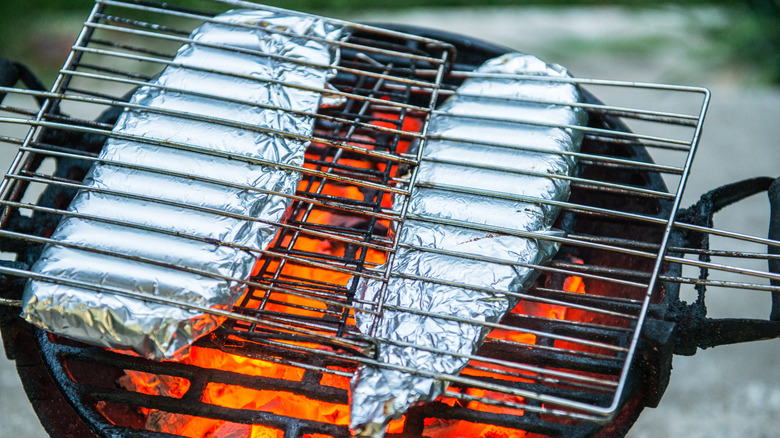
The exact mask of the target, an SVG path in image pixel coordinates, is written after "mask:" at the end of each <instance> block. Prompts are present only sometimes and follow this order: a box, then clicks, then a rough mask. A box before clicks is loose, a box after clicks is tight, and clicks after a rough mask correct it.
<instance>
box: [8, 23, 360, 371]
mask: <svg viewBox="0 0 780 438" xmlns="http://www.w3.org/2000/svg"><path fill="white" fill-rule="evenodd" d="M215 20H216V22H210V23H205V24H203V25H201V26H200V27H199V28H197V29H196V30H195V31H193V33H192V34H191V35H190V38H192V39H193V40H195V41H196V43H190V44H187V45H184V46H183V47H181V48H180V49H179V51H178V52H177V55H176V57H175V59H174V60H173V65H170V66H168V67H166V68H165V70H163V71H162V72H161V73H160V74H159V75H158V76H157V77H156V78H155V79H153V80H151V81H150V82H149V83H148V84H147V85H145V86H142V87H140V88H139V89H138V90H137V91H136V92H135V93H134V94H133V96H132V98H131V100H130V102H131V103H133V104H137V105H143V106H146V107H149V108H150V109H149V110H137V109H125V111H124V112H123V113H122V114H121V116H120V117H119V120H118V121H117V123H116V125H115V127H114V129H113V132H114V133H116V134H120V135H122V136H126V135H134V136H141V137H144V138H148V139H153V140H157V141H163V142H171V143H179V144H186V145H190V146H192V147H191V148H187V149H188V150H185V149H182V148H180V147H176V146H174V145H173V144H171V145H170V146H169V145H168V144H165V145H164V146H162V145H159V144H154V143H149V142H144V141H130V140H125V139H120V138H110V139H109V140H108V141H107V142H106V144H105V146H104V148H103V150H102V152H101V153H100V157H99V158H100V159H101V160H105V161H104V162H97V163H96V164H95V165H94V166H93V167H92V169H91V170H90V172H89V174H88V175H87V177H86V179H85V181H84V184H85V185H86V186H87V187H88V188H89V189H84V190H80V191H79V192H78V194H77V195H76V197H75V198H74V199H73V201H72V203H71V205H70V207H69V210H70V211H72V212H74V213H80V214H85V215H94V216H97V217H100V218H104V219H106V220H108V221H110V222H105V221H96V220H87V219H82V218H78V217H73V216H65V217H63V219H62V221H61V222H60V224H59V226H58V227H57V229H56V231H55V232H54V234H53V236H52V239H54V240H57V241H59V242H62V244H63V245H76V247H73V246H70V247H66V246H62V245H48V246H47V247H46V248H45V249H44V251H43V253H42V255H41V257H40V259H39V260H38V262H37V263H36V264H35V265H34V266H33V268H32V269H33V271H34V272H36V273H38V274H41V275H45V276H49V277H52V278H56V279H61V280H62V281H60V282H59V283H58V282H48V281H31V282H29V283H28V285H27V287H26V290H25V295H24V304H23V312H22V315H23V317H24V318H25V319H26V320H27V321H29V322H32V323H34V324H36V325H38V326H40V327H42V328H44V329H46V330H50V331H53V332H56V333H59V334H62V335H65V336H67V337H70V338H75V339H79V340H82V341H86V342H90V343H94V344H98V345H101V346H105V347H110V348H116V349H122V350H131V351H134V352H136V353H138V354H140V355H142V356H146V357H149V358H154V359H159V358H174V357H178V356H180V355H182V354H185V353H186V350H187V347H188V346H189V345H190V344H191V343H192V342H194V341H195V340H196V339H197V338H198V337H200V336H202V335H204V334H207V333H209V332H210V331H212V330H213V329H215V328H216V327H217V326H218V324H219V323H220V322H221V318H219V317H215V316H213V315H210V314H207V313H204V312H202V311H197V310H189V309H187V308H184V307H180V306H177V305H170V304H166V303H160V302H155V301H153V300H145V299H138V298H135V297H129V296H123V295H121V294H115V293H111V292H105V291H99V289H100V288H104V287H105V288H109V289H111V288H113V289H119V290H123V291H131V292H134V293H139V294H142V295H145V296H150V297H151V296H154V297H159V298H163V299H167V300H173V301H175V302H177V303H184V304H187V305H194V306H199V307H201V308H213V309H229V308H230V307H231V306H232V305H233V304H234V302H235V301H236V300H237V299H238V298H239V297H240V295H241V294H242V293H243V291H244V290H245V286H244V285H242V284H240V283H237V282H236V281H233V280H239V281H244V280H246V279H248V278H249V276H250V273H251V271H252V268H253V266H254V264H255V262H256V259H257V256H258V254H257V253H253V252H251V250H255V251H256V250H263V249H265V248H266V247H267V246H268V245H269V244H270V243H271V240H272V239H273V238H274V236H275V234H276V227H275V226H273V225H272V224H269V223H267V222H268V221H271V222H274V221H280V220H282V219H283V216H284V214H285V211H286V210H287V208H288V206H289V204H290V200H289V199H288V198H285V197H282V196H278V195H274V194H271V193H269V192H268V191H271V192H274V193H280V194H294V193H295V190H296V187H297V184H298V182H299V181H300V179H301V174H300V172H297V171H292V170H284V169H280V168H278V167H276V166H274V165H263V164H257V163H253V162H251V160H252V159H261V160H265V161H267V162H270V163H274V164H284V165H296V166H301V165H302V164H303V159H304V151H305V149H306V147H307V145H308V143H309V142H308V141H305V140H301V139H298V138H293V137H291V136H289V135H287V134H291V135H294V136H310V135H311V134H312V131H313V126H314V120H313V118H312V117H311V116H308V115H305V114H301V113H300V112H306V113H316V112H317V109H318V107H319V105H320V101H321V100H322V98H323V96H322V93H320V92H318V91H312V89H320V88H324V87H325V86H326V82H327V80H328V78H329V77H330V76H331V75H332V73H333V70H332V66H334V65H335V64H336V63H337V62H338V56H339V52H338V50H337V47H336V46H334V45H332V44H330V43H329V42H328V41H333V40H338V39H341V38H342V37H345V36H346V35H345V31H344V30H343V29H342V28H340V27H338V26H333V25H331V24H329V23H327V22H325V21H323V20H322V19H319V18H316V17H311V16H306V15H283V14H280V13H273V12H267V11H257V10H236V11H230V12H227V13H224V14H222V15H219V16H217V17H216V18H215ZM236 24H238V26H236ZM274 30H276V31H279V32H283V33H279V32H273V31H274ZM309 37H311V38H309ZM266 55H271V56H266ZM279 56H283V57H285V59H281V58H275V57H279ZM290 60H294V61H304V62H305V64H304V63H299V62H291V61H290ZM269 81H272V82H269ZM296 85H301V86H304V87H306V88H307V89H305V90H304V89H300V88H296V87H295V86H296ZM260 105H263V106H266V107H261V106H260ZM268 105H271V106H273V107H276V108H278V109H268V108H267V106H268ZM292 111H295V112H292ZM174 112H175V113H174ZM188 115H189V116H188ZM192 116H194V117H192ZM239 124H241V125H239ZM268 130H272V131H273V132H271V131H268ZM194 149H197V150H194ZM220 153H228V154H235V155H238V156H241V157H246V158H247V159H248V160H249V161H244V160H241V159H229V158H227V157H225V156H219V154H220ZM144 168H147V169H144ZM148 168H153V169H159V170H161V171H164V172H158V171H150V170H149V169H148ZM165 172H168V173H165ZM188 175H194V176H197V177H200V178H208V179H211V180H215V181H217V182H214V181H208V182H206V181H202V180H201V181H199V180H197V179H192V178H188V177H187V176H188ZM90 189H92V190H90ZM255 189H260V191H258V190H255ZM217 242H219V243H217ZM85 248H93V249H95V250H97V251H90V250H88V249H85ZM63 282H65V284H63ZM67 282H79V283H83V284H88V285H93V286H94V288H91V287H84V288H82V287H81V286H80V285H79V286H74V285H73V284H72V283H71V284H67Z"/></svg>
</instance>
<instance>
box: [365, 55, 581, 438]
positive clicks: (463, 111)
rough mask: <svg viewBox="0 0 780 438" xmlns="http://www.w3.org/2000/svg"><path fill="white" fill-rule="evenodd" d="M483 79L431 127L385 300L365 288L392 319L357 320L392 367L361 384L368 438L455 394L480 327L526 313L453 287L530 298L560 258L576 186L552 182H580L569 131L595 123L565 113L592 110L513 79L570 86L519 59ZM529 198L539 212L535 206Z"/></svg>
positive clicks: (555, 90)
mask: <svg viewBox="0 0 780 438" xmlns="http://www.w3.org/2000/svg"><path fill="white" fill-rule="evenodd" d="M477 72H478V73H482V74H483V75H482V76H477V77H473V78H470V79H467V80H466V81H465V82H464V83H463V84H462V85H461V86H460V87H459V88H458V90H457V92H456V94H455V95H454V96H452V97H450V98H449V99H448V100H447V101H445V102H444V103H443V104H442V106H441V107H440V108H439V111H438V112H437V113H436V114H434V115H433V116H432V117H431V122H430V127H429V130H428V139H427V141H426V144H425V145H424V148H423V151H422V157H423V159H422V162H421V163H420V165H419V169H418V177H417V182H416V185H415V187H414V188H413V190H412V193H411V195H410V199H409V209H408V214H407V219H406V221H405V222H404V225H403V227H402V229H401V230H400V235H399V249H398V251H397V252H396V255H395V259H394V261H393V264H392V266H391V270H390V272H391V275H390V279H389V281H388V283H387V290H386V291H385V294H384V297H383V296H382V293H381V292H382V285H383V283H382V282H380V281H375V280H365V279H362V280H359V283H358V295H359V298H360V299H361V300H364V301H365V302H369V303H373V304H378V303H379V302H380V301H383V306H384V308H383V313H382V314H381V316H379V317H375V316H374V315H373V314H370V313H365V312H360V311H358V312H356V323H357V326H358V328H359V330H360V331H361V332H362V333H364V334H371V335H372V336H375V337H376V338H377V340H378V341H379V351H378V360H379V361H380V362H383V363H385V364H388V365H389V366H388V367H383V366H363V367H361V368H360V369H359V370H358V372H357V373H356V374H355V376H354V378H353V379H352V383H351V408H352V411H351V424H350V426H351V428H352V429H353V431H354V432H355V433H356V434H357V435H360V436H372V437H381V436H383V435H384V431H385V429H386V426H387V425H388V423H389V422H390V421H392V420H394V419H396V418H399V417H400V416H402V415H403V414H404V412H406V410H407V409H408V408H410V407H411V406H413V405H415V404H418V403H422V402H426V401H432V400H433V399H435V398H436V397H437V396H439V395H440V394H442V393H443V392H444V390H445V389H446V386H447V383H446V382H445V381H444V380H442V379H440V378H437V377H436V376H437V375H457V374H458V373H459V372H460V371H461V370H462V369H463V368H464V367H465V366H466V365H467V363H468V362H469V359H468V358H467V356H468V355H472V354H474V353H475V352H476V350H477V348H479V346H480V345H481V344H482V343H483V342H484V340H485V337H486V336H487V334H488V332H489V329H488V328H486V327H484V326H483V325H482V324H480V323H482V322H490V323H497V322H499V321H500V320H501V319H502V318H503V317H504V315H506V314H507V313H508V312H509V311H510V310H511V309H512V308H514V307H515V305H517V303H518V300H517V299H516V298H514V297H511V296H507V295H504V294H500V293H498V294H496V293H487V292H483V291H479V290H475V289H470V288H467V287H456V286H453V283H454V284H459V285H465V286H471V287H474V288H483V289H484V288H488V289H492V290H495V291H507V292H524V291H526V290H527V289H528V288H529V287H530V286H531V285H532V284H533V282H534V280H535V278H536V277H537V274H538V272H536V270H534V269H531V268H530V267H524V266H521V265H528V264H541V263H544V262H546V261H548V260H549V259H551V258H552V257H553V256H554V255H555V253H556V252H557V250H558V245H557V244H556V243H555V242H553V241H551V240H546V239H545V238H544V237H545V235H552V234H556V231H555V230H551V227H552V225H553V223H554V222H555V219H556V217H557V215H558V210H559V208H557V207H555V206H553V205H550V204H549V203H545V202H544V201H545V200H555V201H565V200H567V199H568V196H569V184H568V181H567V180H566V179H561V178H554V177H550V176H549V175H550V174H552V175H571V174H572V173H573V172H574V167H575V164H576V163H575V160H574V158H573V157H572V156H571V155H570V154H566V153H567V152H572V151H577V150H579V147H580V143H581V141H582V136H583V135H582V131H581V130H578V129H571V128H568V127H570V126H582V125H585V124H586V123H587V114H586V112H585V111H584V110H583V109H581V108H577V107H572V106H569V105H566V103H575V102H579V101H580V100H581V96H580V93H579V91H578V88H577V87H576V86H575V85H573V84H571V83H567V82H565V81H563V82H560V81H559V82H556V81H546V80H534V79H523V78H519V77H512V76H511V75H533V76H546V77H553V78H556V77H557V78H560V77H567V76H568V73H567V72H566V70H564V69H563V68H561V67H559V66H551V65H547V64H545V63H544V62H542V61H540V60H539V59H537V58H535V57H532V56H529V55H524V54H519V53H513V54H507V55H504V56H501V57H498V58H495V59H492V60H489V61H487V62H486V63H485V64H483V65H482V66H481V67H480V68H479V69H478V70H477ZM491 75H494V76H491ZM501 75H508V76H504V77H502V76H501ZM538 101H549V102H559V103H562V104H542V103H535V102H538ZM513 145H515V146H516V147H513ZM523 148H525V149H526V150H524V149H523ZM527 149H532V151H529V150H527ZM528 197H530V198H533V199H538V200H539V201H540V202H524V201H523V200H527V199H528ZM480 227H481V228H482V229H484V228H485V227H490V228H491V229H492V230H502V229H503V230H507V231H506V232H505V233H500V232H495V231H489V232H488V231H481V230H480ZM511 231H517V232H521V233H533V234H534V236H537V237H534V238H524V237H518V236H517V235H512V234H511V233H510V232H511ZM496 259H497V260H502V261H506V262H507V263H496V262H495V261H494V260H496ZM420 278H425V279H428V280H420ZM437 281H442V282H446V283H447V284H444V283H439V282H437ZM364 307H365V308H367V309H368V308H370V307H369V306H368V305H364ZM392 366H398V367H403V368H410V369H413V370H416V371H418V372H420V373H421V374H415V373H410V372H405V371H402V370H397V369H393V368H392ZM425 374H427V375H425Z"/></svg>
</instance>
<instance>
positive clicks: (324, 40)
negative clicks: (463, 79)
mask: <svg viewBox="0 0 780 438" xmlns="http://www.w3.org/2000/svg"><path fill="white" fill-rule="evenodd" d="M97 1H98V2H100V3H103V4H106V5H111V6H117V7H123V8H127V9H134V10H138V11H145V12H153V13H156V14H160V15H168V16H173V17H179V18H190V19H194V20H198V21H203V22H207V23H215V24H220V25H224V26H230V27H236V28H239V29H247V30H255V31H257V30H262V31H265V32H268V33H274V34H278V35H284V36H289V37H295V38H300V39H305V40H309V41H316V42H318V43H323V44H329V45H332V46H338V47H342V48H348V49H356V50H361V51H365V52H369V53H379V54H382V55H389V56H397V57H399V58H408V59H412V60H415V61H421V62H429V63H431V64H441V63H442V62H443V61H442V60H441V59H440V58H433V57H430V56H422V55H415V54H413V53H408V52H399V51H396V50H387V49H382V48H379V47H373V46H369V45H363V44H354V43H350V42H349V41H344V40H330V39H327V38H321V37H317V36H313V35H305V34H299V33H292V32H287V31H285V30H283V29H279V28H273V27H259V26H256V25H250V24H245V23H235V22H229V21H222V20H217V19H215V18H213V17H210V16H208V15H201V14H192V13H186V12H181V11H174V10H171V9H164V8H155V7H150V6H142V5H134V4H129V3H124V2H119V1H113V0H97ZM182 32H184V31H182ZM187 33H189V32H187ZM408 36H413V35H404V37H408ZM407 39H408V38H407ZM429 41H430V40H429ZM437 42H439V43H441V42H440V41H437Z"/></svg>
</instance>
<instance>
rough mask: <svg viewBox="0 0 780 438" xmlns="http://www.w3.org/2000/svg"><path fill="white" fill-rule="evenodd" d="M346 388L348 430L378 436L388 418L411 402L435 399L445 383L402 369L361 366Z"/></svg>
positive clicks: (401, 413) (396, 416)
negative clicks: (413, 374) (413, 375)
mask: <svg viewBox="0 0 780 438" xmlns="http://www.w3.org/2000/svg"><path fill="white" fill-rule="evenodd" d="M350 389H351V391H350V397H351V400H350V404H351V406H352V412H351V420H350V425H349V427H350V428H351V429H352V433H353V434H355V435H356V436H361V437H372V438H382V437H383V436H384V435H385V430H386V429H387V426H388V424H390V422H391V421H393V420H397V419H399V418H401V417H402V416H403V415H404V414H405V413H406V411H407V410H408V409H409V408H411V407H412V406H414V405H416V404H418V403H421V402H424V401H427V400H433V399H435V398H436V397H438V396H439V395H440V394H441V393H442V392H443V391H444V389H445V385H444V382H442V381H441V380H438V379H432V378H420V377H416V378H413V379H410V378H409V374H408V373H405V372H403V371H396V370H391V369H385V368H370V367H364V368H361V369H360V371H359V372H358V373H356V374H355V376H354V377H353V378H352V381H351V385H350Z"/></svg>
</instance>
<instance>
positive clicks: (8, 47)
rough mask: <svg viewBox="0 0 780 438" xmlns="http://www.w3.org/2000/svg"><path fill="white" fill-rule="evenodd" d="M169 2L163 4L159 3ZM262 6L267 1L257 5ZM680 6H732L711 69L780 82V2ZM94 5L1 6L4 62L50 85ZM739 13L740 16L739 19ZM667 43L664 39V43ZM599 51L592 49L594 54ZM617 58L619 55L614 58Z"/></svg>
mask: <svg viewBox="0 0 780 438" xmlns="http://www.w3.org/2000/svg"><path fill="white" fill-rule="evenodd" d="M159 1H162V0H159ZM255 1H261V0H255ZM265 2H266V3H267V4H270V5H275V6H281V7H285V8H289V9H295V10H301V11H307V12H319V13H324V14H326V15H335V16H338V15H340V14H342V13H344V12H345V11H349V12H355V11H361V10H367V9H409V8H415V7H435V6H447V7H457V6H469V7H474V4H475V3H477V2H475V1H474V0H468V1H467V0H266V1H265ZM171 3H174V4H177V5H183V6H188V7H193V8H205V9H214V7H213V5H214V2H212V1H209V0H175V1H173V0H172V1H171ZM478 3H479V6H501V5H507V6H509V5H512V6H518V5H523V6H586V5H600V6H604V5H621V6H630V7H637V8H643V7H658V6H659V3H652V4H648V2H646V1H645V0H606V1H605V0H602V1H597V0H530V1H520V0H479V1H478ZM663 3H667V4H676V5H679V6H680V7H684V8H687V7H691V6H696V5H698V6H703V5H719V6H722V7H725V8H728V10H729V11H730V12H729V15H730V17H731V18H730V23H729V25H728V26H720V27H718V28H714V29H711V30H710V31H709V32H710V33H709V35H708V41H707V44H706V47H704V46H705V45H703V47H702V48H701V50H700V51H701V54H700V56H701V58H702V59H703V61H702V62H703V64H704V65H705V66H707V67H712V68H727V69H728V68H732V67H731V66H733V68H736V69H742V70H749V71H751V73H752V74H753V76H758V77H759V78H760V79H759V80H760V82H762V83H774V84H780V0H748V1H746V2H733V1H726V0H708V1H705V0H689V1H682V0H677V1H666V2H663ZM93 4H94V0H0V56H3V57H8V58H12V59H18V60H24V62H25V63H28V64H30V65H31V67H32V68H33V69H34V70H35V71H37V72H42V74H41V75H42V76H43V79H44V81H45V82H46V83H51V81H52V80H53V78H54V75H55V74H56V69H57V68H58V67H59V66H60V65H61V64H62V62H63V60H64V56H65V55H66V54H67V50H68V47H69V46H70V44H71V43H72V42H73V38H74V37H75V35H76V34H77V33H78V31H79V29H80V27H81V23H82V21H83V19H84V18H85V17H86V14H87V11H89V10H90V9H91V7H92V5H93ZM732 12H733V13H732ZM661 38H663V37H661ZM664 43H667V44H668V41H666V42H664V41H663V39H661V40H656V39H650V40H636V39H627V40H623V39H620V38H615V40H614V41H611V42H607V43H603V44H602V46H601V47H598V48H597V50H599V51H604V50H611V51H617V52H621V51H623V52H626V53H638V52H641V51H643V50H652V49H653V47H657V45H658V44H664ZM583 44H586V45H587V43H583V42H579V41H570V42H567V43H566V44H564V45H562V46H561V47H559V48H558V49H557V50H559V51H560V52H562V53H565V52H572V51H579V50H585V49H588V47H583ZM590 49H593V48H590ZM613 53H614V52H613Z"/></svg>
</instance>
